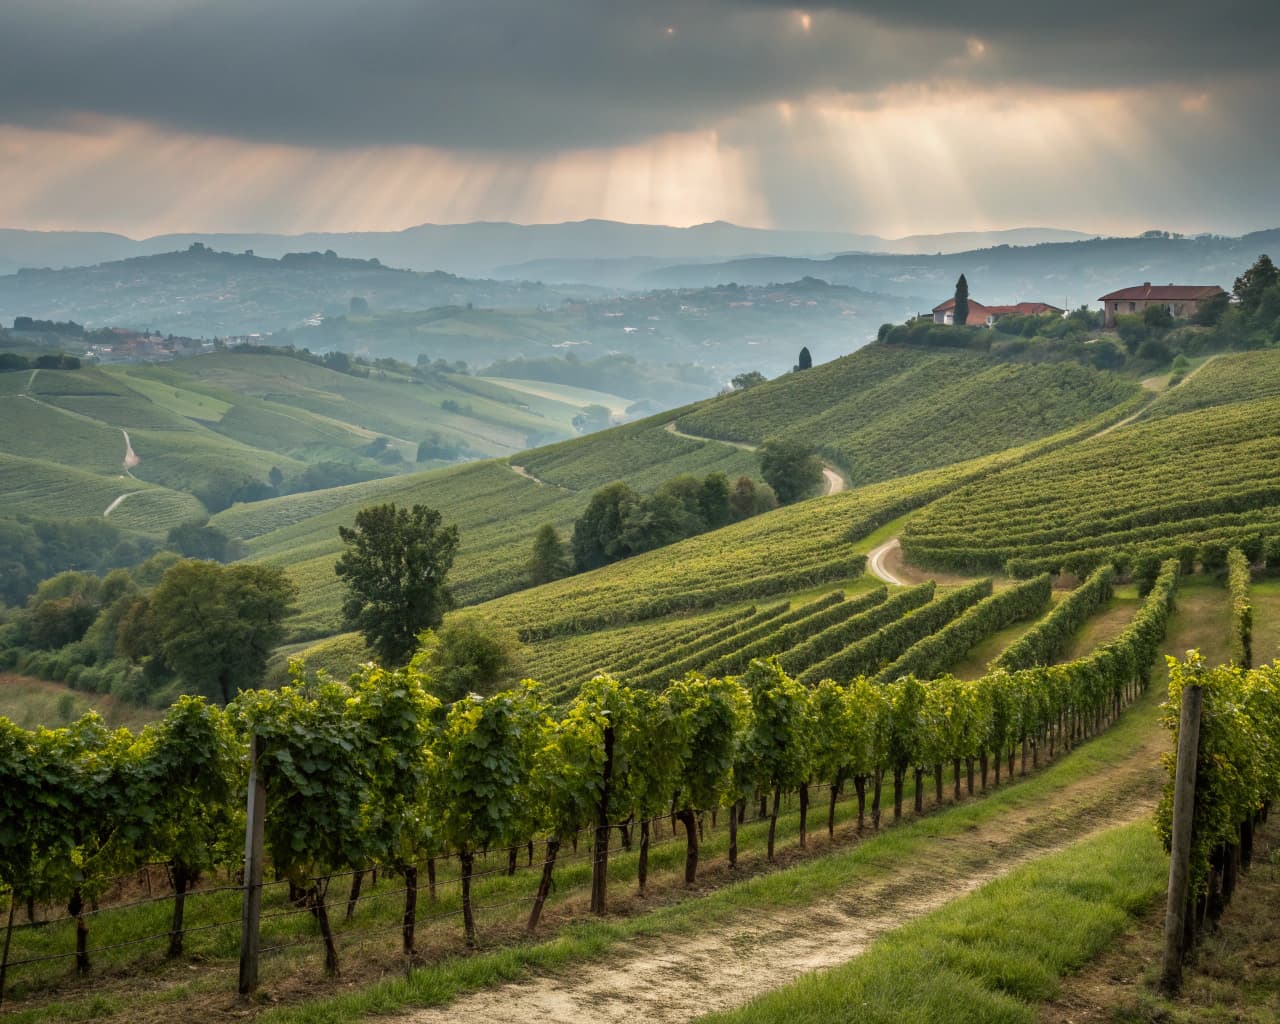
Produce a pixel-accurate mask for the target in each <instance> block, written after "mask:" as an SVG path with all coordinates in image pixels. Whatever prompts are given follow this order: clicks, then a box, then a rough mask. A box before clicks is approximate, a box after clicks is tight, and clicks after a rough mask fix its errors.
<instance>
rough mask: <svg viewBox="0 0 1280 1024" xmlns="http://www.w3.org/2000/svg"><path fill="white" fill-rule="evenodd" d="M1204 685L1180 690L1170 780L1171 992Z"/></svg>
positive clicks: (1178, 968) (1167, 958) (1180, 948)
mask: <svg viewBox="0 0 1280 1024" xmlns="http://www.w3.org/2000/svg"><path fill="white" fill-rule="evenodd" d="M1203 703H1204V688H1203V687H1201V686H1188V687H1186V688H1185V689H1184V690H1183V691H1182V718H1181V720H1180V721H1179V722H1178V761H1177V768H1176V771H1175V774H1174V781H1173V830H1172V832H1173V834H1172V837H1171V839H1170V843H1169V847H1170V849H1169V901H1168V904H1167V907H1166V910H1165V917H1164V964H1163V969H1162V971H1161V974H1160V987H1161V988H1162V989H1163V990H1164V991H1165V992H1167V993H1169V994H1170V995H1174V994H1176V993H1177V992H1178V990H1179V989H1180V988H1181V987H1182V960H1183V957H1184V955H1185V954H1186V938H1185V937H1186V913H1187V895H1188V891H1189V889H1190V887H1191V826H1192V822H1193V820H1194V818H1195V813H1196V758H1197V755H1198V754H1199V750H1200V709H1201V706H1202V704H1203Z"/></svg>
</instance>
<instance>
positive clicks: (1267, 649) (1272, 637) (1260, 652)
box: [1249, 579, 1280, 665]
mask: <svg viewBox="0 0 1280 1024" xmlns="http://www.w3.org/2000/svg"><path fill="white" fill-rule="evenodd" d="M1249 596H1250V597H1251V598H1252V599H1253V663H1254V664H1255V665H1262V664H1266V663H1268V662H1271V661H1274V660H1275V659H1276V658H1280V580H1275V579H1268V580H1255V581H1254V583H1253V585H1252V586H1251V587H1250V588H1249Z"/></svg>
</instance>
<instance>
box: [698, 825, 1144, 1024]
mask: <svg viewBox="0 0 1280 1024" xmlns="http://www.w3.org/2000/svg"><path fill="white" fill-rule="evenodd" d="M1167 875H1168V860H1167V858H1166V856H1165V854H1164V851H1163V850H1162V849H1161V847H1160V843H1159V840H1157V839H1156V837H1155V834H1154V832H1153V831H1152V829H1151V826H1150V825H1149V824H1148V823H1146V822H1140V823H1137V824H1134V825H1128V826H1125V827H1123V828H1119V829H1115V830H1112V831H1110V832H1106V833H1103V834H1102V835H1100V836H1097V837H1095V838H1092V839H1087V840H1085V841H1083V842H1081V843H1079V844H1078V845H1076V846H1073V847H1070V848H1069V849H1067V850H1063V851H1061V852H1059V853H1056V854H1052V855H1050V856H1048V857H1045V858H1043V859H1042V860H1038V861H1036V862H1034V863H1032V864H1028V865H1026V866H1023V867H1020V868H1017V869H1015V870H1014V871H1013V872H1012V873H1010V874H1009V875H1007V876H1006V877H1004V878H1001V879H998V880H996V881H994V882H990V883H988V884H987V885H985V886H983V887H982V888H981V889H979V890H978V891H977V892H975V893H973V894H971V895H969V896H965V897H963V898H961V899H959V900H957V901H956V902H954V903H952V904H950V905H948V906H946V907H944V908H942V909H941V910H937V911H934V912H933V913H931V914H928V915H926V916H924V917H922V918H920V919H918V920H916V921H913V922H911V923H910V924H908V925H906V926H904V927H902V928H899V929H897V930H896V931H894V932H892V933H891V934H889V935H887V936H885V937H883V938H881V939H880V940H879V941H877V942H876V943H874V944H873V945H872V946H871V947H870V948H869V949H868V950H867V951H866V952H865V953H863V954H862V955H861V956H859V957H858V958H857V959H856V960H852V961H850V962H849V963H847V964H844V965H842V966H839V967H836V968H834V969H832V970H829V971H822V972H818V973H814V974H808V975H805V976H803V977H801V978H800V979H799V980H798V981H796V982H794V983H792V984H790V985H786V986H784V987H783V988H780V989H777V990H775V991H773V992H770V993H769V994H768V995H765V996H762V997H761V998H758V999H756V1000H753V1001H752V1002H751V1003H749V1004H747V1005H746V1006H744V1007H742V1008H741V1009H739V1010H735V1011H731V1012H728V1013H718V1014H710V1015H708V1016H706V1017H702V1018H700V1020H701V1021H702V1022H704V1024H766V1022H782V1021H785V1022H787V1024H809V1022H813V1024H829V1022H831V1021H843V1020H848V1021H853V1020H856V1021H859V1022H866V1024H877V1022H884V1024H889V1022H894V1024H901V1022H908V1021H909V1022H911V1024H933V1022H937V1024H965V1022H972V1024H1034V1022H1035V1021H1036V1020H1037V1011H1036V1007H1035V1004H1036V1003H1038V1002H1041V1001H1043V1000H1046V999H1049V998H1052V997H1053V996H1054V995H1055V994H1056V993H1057V991H1058V982H1059V978H1060V977H1061V976H1062V975H1064V974H1067V973H1069V972H1072V971H1074V970H1078V969H1079V968H1080V967H1081V966H1083V965H1084V964H1085V963H1087V962H1088V960H1089V959H1090V958H1091V957H1093V956H1094V955H1096V954H1097V953H1098V952H1100V951H1101V950H1102V949H1104V948H1105V947H1106V946H1107V945H1108V944H1109V943H1110V942H1111V941H1112V940H1113V939H1114V938H1115V937H1116V936H1118V935H1119V934H1120V933H1121V932H1123V931H1124V930H1125V929H1126V928H1127V927H1129V926H1130V925H1131V924H1132V922H1133V921H1134V919H1135V917H1136V916H1137V915H1138V914H1140V913H1141V912H1142V911H1144V910H1146V909H1147V908H1148V907H1149V906H1151V904H1152V903H1153V902H1154V901H1155V900H1156V899H1157V898H1158V896H1159V895H1160V894H1161V892H1162V891H1163V888H1164V883H1165V881H1166V880H1167Z"/></svg>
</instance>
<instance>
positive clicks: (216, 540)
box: [165, 523, 244, 562]
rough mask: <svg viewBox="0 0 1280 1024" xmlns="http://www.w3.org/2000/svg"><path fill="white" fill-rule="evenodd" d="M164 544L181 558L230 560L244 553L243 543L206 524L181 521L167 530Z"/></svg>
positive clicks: (214, 560)
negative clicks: (167, 534)
mask: <svg viewBox="0 0 1280 1024" xmlns="http://www.w3.org/2000/svg"><path fill="white" fill-rule="evenodd" d="M165 544H166V545H167V546H168V547H170V548H172V549H173V550H174V551H176V552H178V554H180V555H182V557H183V558H203V559H206V560H208V561H213V562H232V561H235V559H237V558H239V557H240V556H241V555H242V554H244V545H242V544H241V543H240V542H239V541H236V540H233V539H232V538H230V537H228V536H227V535H226V534H225V533H223V532H222V531H221V530H219V529H218V528H217V527H216V526H209V525H208V524H204V525H201V524H200V523H182V524H181V525H179V526H175V527H174V528H173V529H171V530H170V531H169V536H168V537H167V538H166V539H165Z"/></svg>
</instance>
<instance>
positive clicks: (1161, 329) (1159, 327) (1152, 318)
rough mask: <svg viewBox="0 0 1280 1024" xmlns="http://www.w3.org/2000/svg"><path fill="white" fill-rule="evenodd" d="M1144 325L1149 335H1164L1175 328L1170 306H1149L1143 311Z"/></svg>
mask: <svg viewBox="0 0 1280 1024" xmlns="http://www.w3.org/2000/svg"><path fill="white" fill-rule="evenodd" d="M1142 323H1143V326H1145V327H1146V329H1147V331H1148V333H1156V334H1163V333H1165V332H1166V331H1168V330H1169V328H1170V327H1172V326H1173V314H1172V313H1170V312H1169V307H1168V306H1148V307H1147V308H1146V309H1144V310H1143V311H1142Z"/></svg>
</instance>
